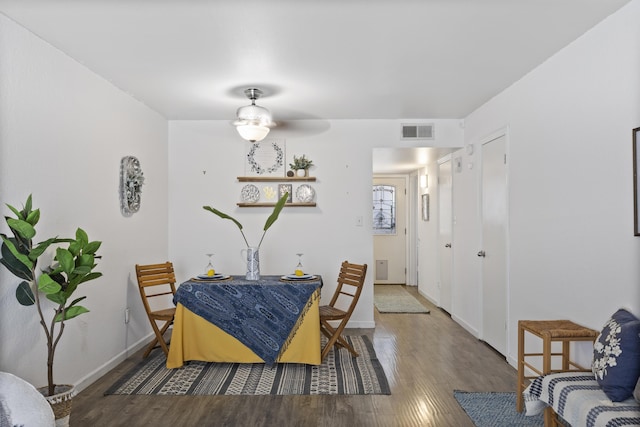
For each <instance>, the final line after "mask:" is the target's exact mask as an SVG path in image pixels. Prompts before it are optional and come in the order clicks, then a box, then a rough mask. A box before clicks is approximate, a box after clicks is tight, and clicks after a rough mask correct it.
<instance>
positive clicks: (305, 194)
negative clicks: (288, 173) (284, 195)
mask: <svg viewBox="0 0 640 427" xmlns="http://www.w3.org/2000/svg"><path fill="white" fill-rule="evenodd" d="M315 196H316V192H315V190H314V189H313V187H311V186H310V185H307V184H303V185H301V186H300V187H298V188H297V189H296V200H297V201H298V202H301V203H310V202H313V198H314V197H315Z"/></svg>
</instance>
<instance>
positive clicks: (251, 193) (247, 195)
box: [240, 184, 260, 203]
mask: <svg viewBox="0 0 640 427" xmlns="http://www.w3.org/2000/svg"><path fill="white" fill-rule="evenodd" d="M240 197H241V198H242V201H243V202H247V203H255V202H257V201H258V200H260V190H258V187H256V186H255V185H253V184H247V185H245V186H244V187H242V191H240Z"/></svg>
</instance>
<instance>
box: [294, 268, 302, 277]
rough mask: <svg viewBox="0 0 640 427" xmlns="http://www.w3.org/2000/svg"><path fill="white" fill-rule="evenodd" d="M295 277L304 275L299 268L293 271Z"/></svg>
mask: <svg viewBox="0 0 640 427" xmlns="http://www.w3.org/2000/svg"><path fill="white" fill-rule="evenodd" d="M295 274H296V276H302V275H303V274H304V273H303V272H302V270H300V269H299V268H298V269H296V271H295Z"/></svg>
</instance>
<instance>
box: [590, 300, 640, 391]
mask: <svg viewBox="0 0 640 427" xmlns="http://www.w3.org/2000/svg"><path fill="white" fill-rule="evenodd" d="M592 370H593V373H594V374H595V377H596V380H597V381H598V384H600V387H601V388H602V390H603V391H604V392H605V394H606V395H607V397H609V399H611V400H612V401H613V402H621V401H623V400H626V399H628V398H630V397H631V396H632V395H633V393H634V387H636V383H637V382H638V378H639V377H640V320H638V318H637V317H635V316H634V315H633V314H631V313H629V312H628V311H627V310H625V309H620V310H618V311H616V312H615V313H614V314H613V316H611V318H610V319H609V320H608V321H607V323H605V325H604V327H603V328H602V332H600V335H599V336H598V338H597V339H596V342H595V344H594V347H593V365H592ZM636 388H637V387H636Z"/></svg>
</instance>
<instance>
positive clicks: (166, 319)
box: [136, 262, 176, 358]
mask: <svg viewBox="0 0 640 427" xmlns="http://www.w3.org/2000/svg"><path fill="white" fill-rule="evenodd" d="M136 276H137V278H138V288H139V289H140V296H141V297H142V303H143V304H144V309H145V311H146V312H147V317H148V318H149V322H151V327H152V328H153V332H154V333H155V335H156V337H155V338H154V340H153V341H152V342H151V344H149V346H148V347H147V349H146V350H145V352H144V355H143V356H142V357H143V358H146V357H147V356H149V353H151V350H153V349H154V348H156V347H157V346H158V344H159V345H160V347H161V348H162V351H164V354H165V355H168V354H169V347H167V344H168V343H167V342H165V340H164V334H165V332H167V329H168V328H169V326H171V324H172V323H173V317H174V316H175V314H176V308H175V307H170V308H163V309H152V308H151V307H152V304H150V303H149V300H150V299H153V298H158V297H163V296H164V298H165V299H166V295H174V294H175V293H176V276H175V273H174V271H173V264H172V263H170V262H165V263H164V264H147V265H140V264H136ZM160 299H162V298H160ZM155 301H158V300H154V301H153V302H154V304H153V305H154V306H155V305H156V303H155ZM158 322H160V325H161V326H160V327H158Z"/></svg>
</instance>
